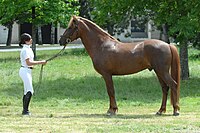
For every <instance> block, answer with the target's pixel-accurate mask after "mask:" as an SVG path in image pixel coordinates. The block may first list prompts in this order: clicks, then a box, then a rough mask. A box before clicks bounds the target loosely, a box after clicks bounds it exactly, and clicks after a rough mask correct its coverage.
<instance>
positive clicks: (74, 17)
mask: <svg viewBox="0 0 200 133" xmlns="http://www.w3.org/2000/svg"><path fill="white" fill-rule="evenodd" d="M73 22H74V24H75V25H77V24H78V19H77V17H76V16H73Z"/></svg>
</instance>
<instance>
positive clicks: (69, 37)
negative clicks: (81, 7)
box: [59, 16, 79, 45]
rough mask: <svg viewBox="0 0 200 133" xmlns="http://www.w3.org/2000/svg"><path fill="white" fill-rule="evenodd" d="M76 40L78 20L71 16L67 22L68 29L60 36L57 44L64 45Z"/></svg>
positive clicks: (77, 36)
mask: <svg viewBox="0 0 200 133" xmlns="http://www.w3.org/2000/svg"><path fill="white" fill-rule="evenodd" d="M77 38H79V32H78V19H77V18H76V16H73V17H72V18H71V20H70V22H69V25H68V28H67V29H66V30H65V32H64V33H63V35H62V36H61V38H60V40H59V43H60V45H66V44H68V43H69V42H72V41H74V40H76V39H77Z"/></svg>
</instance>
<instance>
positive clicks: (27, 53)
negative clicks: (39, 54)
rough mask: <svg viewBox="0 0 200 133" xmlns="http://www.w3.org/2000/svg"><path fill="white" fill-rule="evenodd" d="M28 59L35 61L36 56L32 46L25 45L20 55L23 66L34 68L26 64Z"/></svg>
mask: <svg viewBox="0 0 200 133" xmlns="http://www.w3.org/2000/svg"><path fill="white" fill-rule="evenodd" d="M28 58H29V60H30V61H33V60H34V54H33V51H32V49H31V48H30V45H26V44H24V45H23V48H22V50H21V53H20V60H21V66H23V67H32V66H28V65H27V64H26V59H28Z"/></svg>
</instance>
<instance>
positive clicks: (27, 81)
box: [19, 67, 34, 95]
mask: <svg viewBox="0 0 200 133" xmlns="http://www.w3.org/2000/svg"><path fill="white" fill-rule="evenodd" d="M31 72H32V70H31V69H29V68H24V67H21V68H20V70H19V75H20V77H21V79H22V80H23V83H24V95H26V93H27V92H29V91H30V92H31V93H32V95H33V92H34V91H33V85H32V74H31Z"/></svg>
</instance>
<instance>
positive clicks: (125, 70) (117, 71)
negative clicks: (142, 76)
mask: <svg viewBox="0 0 200 133" xmlns="http://www.w3.org/2000/svg"><path fill="white" fill-rule="evenodd" d="M124 65H125V66H121V67H115V68H114V69H112V70H111V72H112V74H113V75H127V74H133V73H137V72H139V71H142V70H144V69H146V68H148V67H147V66H143V65H130V66H129V65H126V64H124Z"/></svg>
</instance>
